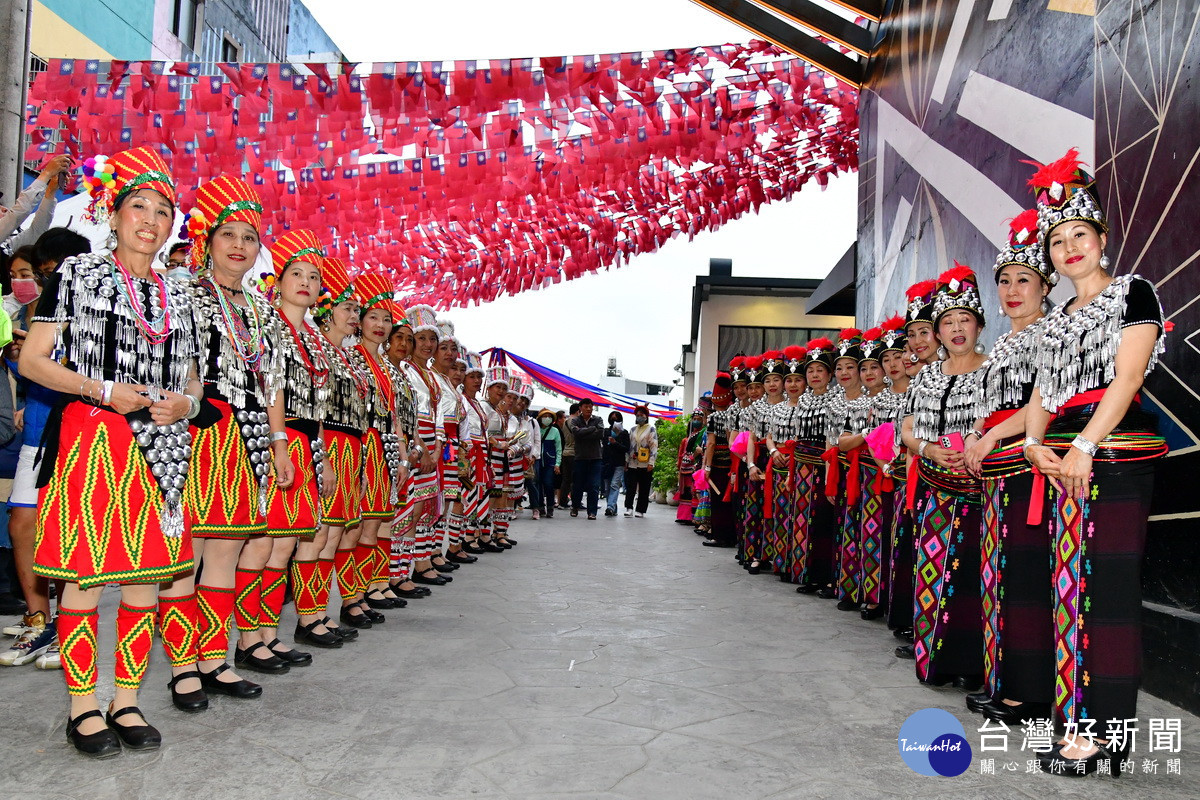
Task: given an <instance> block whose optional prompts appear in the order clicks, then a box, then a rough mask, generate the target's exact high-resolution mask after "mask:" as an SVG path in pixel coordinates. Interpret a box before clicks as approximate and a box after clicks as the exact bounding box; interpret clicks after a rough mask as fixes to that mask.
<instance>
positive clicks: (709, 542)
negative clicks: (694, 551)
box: [700, 539, 733, 547]
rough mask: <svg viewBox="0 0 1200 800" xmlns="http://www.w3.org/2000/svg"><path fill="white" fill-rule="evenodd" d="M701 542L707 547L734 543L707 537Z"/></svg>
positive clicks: (726, 545) (728, 545)
mask: <svg viewBox="0 0 1200 800" xmlns="http://www.w3.org/2000/svg"><path fill="white" fill-rule="evenodd" d="M700 544H702V545H704V546H705V547H733V545H731V544H722V543H721V542H718V541H717V540H716V539H705V540H704V541H703V542H701V543H700Z"/></svg>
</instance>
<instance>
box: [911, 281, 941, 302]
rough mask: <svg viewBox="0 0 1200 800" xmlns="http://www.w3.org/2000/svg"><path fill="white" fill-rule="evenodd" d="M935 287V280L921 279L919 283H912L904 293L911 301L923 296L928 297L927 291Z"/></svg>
mask: <svg viewBox="0 0 1200 800" xmlns="http://www.w3.org/2000/svg"><path fill="white" fill-rule="evenodd" d="M936 288H937V282H936V281H921V282H920V283H914V284H913V285H912V286H910V287H908V291H907V292H905V293H904V295H905V297H907V298H908V302H910V303H911V302H912V301H913V300H920V299H922V298H924V297H928V296H929V293H930V292H932V291H933V290H934V289H936Z"/></svg>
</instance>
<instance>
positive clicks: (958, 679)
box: [953, 675, 983, 692]
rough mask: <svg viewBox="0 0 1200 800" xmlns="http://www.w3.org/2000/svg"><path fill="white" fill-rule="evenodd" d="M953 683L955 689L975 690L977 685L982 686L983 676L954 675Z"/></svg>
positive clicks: (977, 689)
mask: <svg viewBox="0 0 1200 800" xmlns="http://www.w3.org/2000/svg"><path fill="white" fill-rule="evenodd" d="M953 683H954V688H955V689H962V690H963V691H967V692H977V691H979V687H980V686H983V676H982V675H955V676H954V680H953Z"/></svg>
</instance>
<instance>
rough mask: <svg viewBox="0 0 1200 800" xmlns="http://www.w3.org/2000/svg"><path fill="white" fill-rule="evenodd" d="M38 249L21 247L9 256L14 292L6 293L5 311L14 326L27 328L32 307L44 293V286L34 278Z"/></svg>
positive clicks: (10, 277)
mask: <svg viewBox="0 0 1200 800" xmlns="http://www.w3.org/2000/svg"><path fill="white" fill-rule="evenodd" d="M36 259H37V250H36V248H35V247H34V246H33V245H25V246H24V247H19V248H17V249H16V250H15V251H13V254H12V255H11V256H9V257H8V279H9V283H11V284H12V292H11V293H9V294H6V295H4V311H5V313H7V314H8V316H9V319H10V320H12V325H13V327H14V328H20V329H21V330H27V329H28V328H29V323H28V318H29V316H31V315H32V310H31V307H32V306H33V304H34V302H35V301H36V300H37V299H38V297H39V296H41V294H42V286H41V284H39V283H38V282H37V280H36V279H35V278H34V272H33V262H34V261H35V260H36Z"/></svg>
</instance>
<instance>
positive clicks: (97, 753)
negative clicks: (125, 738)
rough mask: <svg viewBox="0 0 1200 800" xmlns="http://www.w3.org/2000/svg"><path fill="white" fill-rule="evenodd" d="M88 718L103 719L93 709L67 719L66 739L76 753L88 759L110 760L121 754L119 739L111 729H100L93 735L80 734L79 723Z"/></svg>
mask: <svg viewBox="0 0 1200 800" xmlns="http://www.w3.org/2000/svg"><path fill="white" fill-rule="evenodd" d="M90 717H99V718H100V719H101V720H103V719H104V715H103V714H101V713H100V712H99V711H97V710H95V709H93V710H91V711H85V712H83V713H82V714H80V715H79V716H78V717H76V718H75V719H71V718H70V717H67V738H68V739H70V740H71V744H72V745H73V746H74V747H75V749H76V750H77V751H79V752H80V753H82V754H83V755H85V756H87V757H88V758H96V759H99V758H112V757H113V756H115V755H119V754H120V752H121V739H120V737H118V736H117V734H116V733H115V732H114V731H113V729H112V728H108V727H105V728H102V729H101V730H99V731H96V732H95V733H80V732H79V723H81V722H83V721H84V720H85V719H88V718H90Z"/></svg>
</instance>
